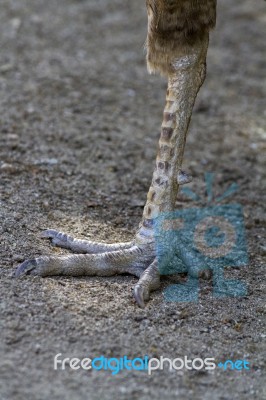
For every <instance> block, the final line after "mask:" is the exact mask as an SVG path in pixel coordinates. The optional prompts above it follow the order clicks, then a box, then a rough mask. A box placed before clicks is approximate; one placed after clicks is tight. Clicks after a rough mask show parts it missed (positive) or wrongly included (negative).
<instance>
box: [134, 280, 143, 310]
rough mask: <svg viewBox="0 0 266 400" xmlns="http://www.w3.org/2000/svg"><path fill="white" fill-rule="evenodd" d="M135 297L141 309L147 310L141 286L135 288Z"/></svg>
mask: <svg viewBox="0 0 266 400" xmlns="http://www.w3.org/2000/svg"><path fill="white" fill-rule="evenodd" d="M134 297H135V300H136V302H137V303H138V305H139V307H140V308H145V303H144V289H143V287H141V286H140V285H136V286H135V287H134Z"/></svg>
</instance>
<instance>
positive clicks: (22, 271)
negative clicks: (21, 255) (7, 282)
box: [15, 258, 37, 277]
mask: <svg viewBox="0 0 266 400" xmlns="http://www.w3.org/2000/svg"><path fill="white" fill-rule="evenodd" d="M36 267H37V261H36V260H35V259H34V258H33V259H31V260H26V261H24V262H23V263H22V264H20V265H19V267H18V268H17V270H16V272H15V277H18V276H21V275H29V274H30V273H31V271H33V270H34V269H35V268H36Z"/></svg>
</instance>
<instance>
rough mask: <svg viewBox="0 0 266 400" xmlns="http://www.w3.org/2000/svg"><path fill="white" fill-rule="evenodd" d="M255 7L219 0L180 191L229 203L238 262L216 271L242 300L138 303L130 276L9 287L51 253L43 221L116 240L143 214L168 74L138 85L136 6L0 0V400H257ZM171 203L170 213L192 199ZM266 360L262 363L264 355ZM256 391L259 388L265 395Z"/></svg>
mask: <svg viewBox="0 0 266 400" xmlns="http://www.w3.org/2000/svg"><path fill="white" fill-rule="evenodd" d="M265 23H266V13H265V2H264V1H260V0H254V1H251V0H243V1H242V2H232V1H231V0H223V1H220V2H219V6H218V21H217V29H216V30H215V32H213V33H212V34H211V42H210V49H209V53H208V75H207V79H206V82H205V84H204V86H203V88H202V89H201V92H200V95H199V97H198V99H197V102H196V105H195V110H194V114H193V119H192V123H191V128H190V134H189V138H188V142H187V147H186V155H185V166H186V168H187V169H188V171H190V172H191V173H192V174H193V176H194V181H193V183H192V184H190V187H191V188H192V189H193V190H194V191H195V192H197V193H198V194H199V195H201V197H202V198H203V199H204V194H205V186H204V173H205V172H213V173H215V174H216V175H215V185H214V189H215V193H216V194H217V195H218V194H222V193H223V192H224V190H225V189H226V188H228V186H229V185H230V184H232V183H234V182H235V183H237V184H238V186H239V190H238V191H237V193H236V194H234V196H233V197H232V198H229V199H228V200H226V201H225V202H224V203H228V204H229V203H230V202H232V201H233V202H234V203H239V204H241V205H242V206H243V209H244V217H245V228H246V236H247V242H248V252H249V258H250V261H249V265H248V266H246V267H244V268H239V269H232V268H228V269H226V276H227V277H230V279H233V278H237V279H241V280H242V281H244V282H245V283H246V284H247V287H248V294H247V295H246V296H245V297H241V298H240V297H239V298H225V299H219V298H215V297H214V296H213V295H212V285H211V282H203V283H201V292H200V293H201V294H200V299H199V301H198V302H197V303H175V302H166V301H165V300H164V298H163V294H162V291H163V289H165V288H166V287H167V286H168V285H169V283H173V282H174V281H175V280H174V279H176V278H175V277H165V278H164V279H163V280H162V288H161V290H159V291H156V292H154V293H153V294H152V296H151V300H150V302H149V303H148V304H147V306H146V308H145V309H144V310H142V309H140V308H138V307H137V305H136V303H135V302H134V300H133V297H132V293H131V288H132V287H133V286H134V284H135V282H136V278H134V277H132V276H117V277H112V278H97V277H93V278H60V277H58V278H56V277H55V278H43V279H41V278H38V277H35V278H30V277H25V278H21V279H15V278H13V277H12V273H13V271H14V270H15V268H16V266H17V265H18V264H19V263H20V262H21V261H23V260H25V259H27V258H31V257H33V256H36V255H41V254H64V253H66V251H64V250H60V249H58V248H55V247H52V246H51V245H50V244H49V242H47V241H43V240H42V239H40V236H39V234H40V232H41V230H42V229H45V228H48V227H49V228H54V229H58V230H61V231H65V232H68V233H71V234H73V235H76V236H77V237H79V238H91V239H94V240H95V239H99V240H102V241H106V242H115V241H119V240H120V241H121V240H130V239H131V238H133V236H134V232H135V231H136V228H137V226H138V223H139V220H140V218H141V215H142V207H143V205H144V202H145V198H146V192H147V190H148V187H149V183H150V179H151V174H152V170H153V165H154V159H155V154H156V148H157V140H158V134H159V130H160V124H161V117H162V111H163V107H164V96H165V89H166V81H165V79H163V78H160V77H158V76H149V75H148V74H147V71H146V65H145V56H144V51H143V43H144V40H145V36H146V24H147V21H146V10H145V4H144V1H140V0H137V1H131V0H113V1H107V0H88V1H86V0H65V1H64V2H59V1H57V0H47V1H42V0H2V1H1V15H0V47H1V52H0V87H1V96H0V110H1V114H0V115H1V117H0V121H1V126H0V129H1V130H0V157H1V158H0V184H1V193H0V194H1V207H0V221H1V225H0V235H1V275H0V285H1V295H0V296H1V299H0V300H1V301H0V312H1V317H0V326H1V341H0V343H1V344H0V399H1V400H24V399H29V400H48V399H53V400H57V399H58V400H59V399H60V400H61V399H64V400H68V399H69V400H72V399H75V400H76V399H77V400H79V399H92V400H94V399H95V400H96V399H97V400H98V399H127V400H128V399H130V400H131V399H161V398H163V399H167V400H168V399H196V400H197V399H206V400H209V399H219V400H227V399H250V398H252V399H259V400H261V399H266V391H265V382H266V377H265V372H264V371H263V367H264V360H265V350H266V348H265V327H264V331H263V325H264V322H265V308H264V304H265V297H264V298H263V289H264V288H265V287H264V286H263V280H262V277H263V274H264V273H265V268H264V266H263V257H264V256H265V254H266V247H265V242H264V243H263V234H264V233H265V224H266V216H265V208H264V205H265V201H266V198H265V197H264V200H263V186H264V190H265V182H266V180H265V149H266V147H265V138H266V111H265V110H266V107H265V106H266V104H265V95H266V87H265V71H266V49H265ZM204 201H205V200H202V201H201V203H197V202H195V201H191V200H188V198H186V197H185V196H184V195H181V194H180V195H179V197H178V201H177V206H178V207H183V206H184V207H188V206H189V207H193V206H199V205H200V206H202V207H203V206H204V204H205V202H204ZM57 353H62V355H63V357H78V358H84V357H90V358H93V357H97V356H100V355H102V354H103V355H105V356H106V357H121V356H124V355H127V356H128V358H134V357H144V356H145V355H149V356H150V357H160V356H164V357H169V358H172V359H173V358H176V357H184V356H185V355H187V356H188V357H190V358H192V359H193V358H195V357H202V358H205V357H215V359H217V360H221V361H223V360H226V359H230V358H231V359H234V360H236V359H246V360H248V361H249V362H250V370H244V371H237V370H235V371H223V370H221V369H218V368H217V369H215V370H214V371H185V370H180V371H178V372H169V371H167V370H166V369H165V370H163V371H155V372H154V373H153V374H152V375H151V376H148V375H147V373H146V372H143V371H135V372H132V371H123V372H121V373H119V374H118V375H115V376H113V375H111V372H110V371H89V372H87V371H82V370H78V371H74V370H71V369H70V368H67V369H66V370H64V371H62V370H57V371H55V370H54V369H53V360H54V356H55V355H56V354H57ZM263 353H264V354H263ZM263 390H264V391H263Z"/></svg>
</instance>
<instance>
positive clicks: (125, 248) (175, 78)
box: [16, 37, 208, 307]
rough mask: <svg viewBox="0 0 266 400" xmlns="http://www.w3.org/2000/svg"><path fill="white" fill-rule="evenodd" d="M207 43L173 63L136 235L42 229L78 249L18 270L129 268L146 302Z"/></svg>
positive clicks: (99, 272) (105, 272) (77, 272)
mask: <svg viewBox="0 0 266 400" xmlns="http://www.w3.org/2000/svg"><path fill="white" fill-rule="evenodd" d="M207 46H208V37H205V40H202V41H201V42H200V44H198V45H197V46H193V47H192V48H191V49H190V52H186V54H181V55H180V57H179V58H177V59H175V60H174V61H173V63H172V72H171V73H170V74H169V77H168V89H167V95H166V106H165V110H164V116H163V123H162V128H161V136H160V140H159V149H158V154H157V158H156V166H155V169H154V173H153V178H152V183H151V187H150V190H149V192H148V195H147V202H146V205H145V208H144V212H143V218H142V222H141V224H140V227H139V230H138V232H137V234H136V236H135V239H134V240H133V241H132V242H127V243H118V244H105V243H95V242H91V241H86V240H78V239H74V238H72V237H71V236H68V235H66V234H64V233H61V232H57V231H55V230H47V231H45V232H44V233H43V235H42V236H43V237H44V238H49V239H51V240H52V242H53V243H54V244H55V245H57V246H60V247H63V248H67V249H69V250H72V251H73V252H75V253H79V254H71V255H64V256H41V257H37V258H34V259H31V260H27V261H24V262H23V263H22V264H21V265H20V266H19V267H18V269H17V271H16V276H21V275H39V276H51V275H68V276H88V275H89V276H93V275H96V276H111V275H115V274H123V273H129V274H132V275H135V276H137V277H139V278H140V279H139V281H138V283H137V284H136V286H135V290H134V296H135V299H136V301H137V303H138V305H139V306H140V307H144V300H147V299H148V298H149V293H150V291H152V290H154V289H157V288H158V287H159V284H160V273H159V269H158V260H157V259H156V240H155V235H154V223H155V220H156V218H157V217H158V216H159V215H160V213H162V212H169V211H173V210H174V207H175V201H176V197H177V192H178V186H179V184H180V182H181V183H184V179H185V178H186V175H185V174H184V173H183V172H182V170H181V166H182V159H183V154H184V148H185V142H186V134H187V130H188V125H189V121H190V117H191V113H192V108H193V105H194V101H195V98H196V95H197V92H198V90H199V88H200V86H201V84H202V82H203V80H204V77H205V61H206V52H207ZM182 179H183V181H182ZM185 180H186V179H185Z"/></svg>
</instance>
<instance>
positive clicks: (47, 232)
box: [41, 229, 58, 239]
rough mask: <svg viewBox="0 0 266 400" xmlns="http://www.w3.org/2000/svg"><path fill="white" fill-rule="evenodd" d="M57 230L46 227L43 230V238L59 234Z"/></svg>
mask: <svg viewBox="0 0 266 400" xmlns="http://www.w3.org/2000/svg"><path fill="white" fill-rule="evenodd" d="M57 233H58V232H57V231H56V230H55V229H46V230H45V231H43V232H41V238H47V239H51V238H53V237H54V236H56V235H57Z"/></svg>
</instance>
